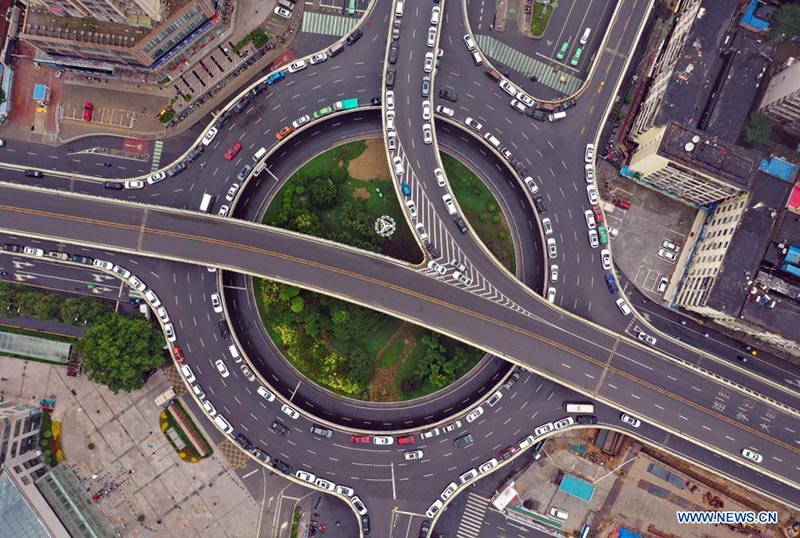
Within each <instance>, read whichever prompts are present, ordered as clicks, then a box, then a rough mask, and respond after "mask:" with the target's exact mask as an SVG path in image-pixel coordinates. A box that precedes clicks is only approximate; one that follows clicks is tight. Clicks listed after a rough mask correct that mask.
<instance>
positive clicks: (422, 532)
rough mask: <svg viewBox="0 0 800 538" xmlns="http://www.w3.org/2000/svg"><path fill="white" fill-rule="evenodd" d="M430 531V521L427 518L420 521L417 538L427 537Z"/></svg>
mask: <svg viewBox="0 0 800 538" xmlns="http://www.w3.org/2000/svg"><path fill="white" fill-rule="evenodd" d="M430 531H431V522H430V521H428V520H427V519H426V520H425V521H423V522H422V526H421V527H420V528H419V538H428V533H429V532H430Z"/></svg>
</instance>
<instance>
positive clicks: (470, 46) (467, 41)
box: [464, 35, 478, 52]
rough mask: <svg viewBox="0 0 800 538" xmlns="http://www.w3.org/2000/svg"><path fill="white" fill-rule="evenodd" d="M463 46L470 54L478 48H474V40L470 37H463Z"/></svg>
mask: <svg viewBox="0 0 800 538" xmlns="http://www.w3.org/2000/svg"><path fill="white" fill-rule="evenodd" d="M464 44H465V45H466V46H467V50H469V51H470V52H472V51H474V50H475V49H476V48H478V47H476V46H475V40H474V39H472V36H471V35H465V36H464Z"/></svg>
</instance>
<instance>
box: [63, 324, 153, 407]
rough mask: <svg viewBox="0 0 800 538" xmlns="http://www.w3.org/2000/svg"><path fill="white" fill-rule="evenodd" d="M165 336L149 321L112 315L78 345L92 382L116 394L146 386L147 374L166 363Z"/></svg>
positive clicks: (96, 325)
mask: <svg viewBox="0 0 800 538" xmlns="http://www.w3.org/2000/svg"><path fill="white" fill-rule="evenodd" d="M163 346H164V336H163V335H162V334H161V332H160V331H159V330H158V329H156V328H155V327H153V326H152V325H151V324H150V322H148V321H147V320H146V319H144V318H142V317H138V316H132V317H125V316H121V315H119V314H117V313H111V314H109V315H108V316H105V317H103V318H102V319H101V320H99V321H97V322H96V323H95V324H94V325H92V326H91V327H89V328H88V329H87V330H86V335H85V336H84V337H83V338H82V339H81V340H80V341H79V342H78V344H77V346H76V347H77V351H78V353H80V354H81V355H82V356H83V368H84V371H85V372H86V373H87V375H88V376H89V379H90V380H92V381H94V382H96V383H101V384H103V385H105V386H107V387H108V388H109V389H111V391H113V392H114V393H115V394H116V393H118V392H119V391H120V390H124V391H126V392H132V391H134V390H137V389H140V388H141V387H142V386H144V374H145V372H147V371H149V370H152V369H153V368H158V367H159V366H161V365H162V364H163V363H164V356H163V355H162V354H161V349H162V347H163Z"/></svg>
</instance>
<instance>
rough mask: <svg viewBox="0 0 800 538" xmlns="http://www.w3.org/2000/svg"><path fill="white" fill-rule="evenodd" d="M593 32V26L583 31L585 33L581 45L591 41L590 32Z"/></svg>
mask: <svg viewBox="0 0 800 538" xmlns="http://www.w3.org/2000/svg"><path fill="white" fill-rule="evenodd" d="M591 33H592V29H591V28H587V29H586V30H584V31H583V35H582V36H581V45H585V44H586V42H587V41H589V34H591Z"/></svg>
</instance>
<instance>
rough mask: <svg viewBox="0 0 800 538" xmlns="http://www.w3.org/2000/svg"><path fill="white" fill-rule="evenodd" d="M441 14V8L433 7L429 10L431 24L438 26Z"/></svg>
mask: <svg viewBox="0 0 800 538" xmlns="http://www.w3.org/2000/svg"><path fill="white" fill-rule="evenodd" d="M441 13H442V8H440V7H439V6H433V9H431V24H439V15H441Z"/></svg>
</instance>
